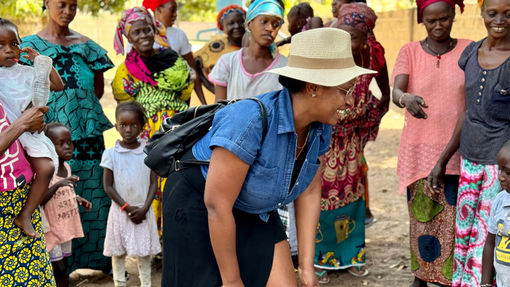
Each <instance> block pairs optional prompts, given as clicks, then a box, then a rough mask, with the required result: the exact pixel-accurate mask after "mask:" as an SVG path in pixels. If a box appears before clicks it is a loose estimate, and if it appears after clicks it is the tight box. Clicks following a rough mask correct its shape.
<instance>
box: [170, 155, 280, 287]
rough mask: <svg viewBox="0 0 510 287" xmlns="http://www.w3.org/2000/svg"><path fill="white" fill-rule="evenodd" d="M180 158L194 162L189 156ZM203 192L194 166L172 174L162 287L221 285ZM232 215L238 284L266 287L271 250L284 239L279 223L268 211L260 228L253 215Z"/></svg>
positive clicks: (269, 269)
mask: <svg viewBox="0 0 510 287" xmlns="http://www.w3.org/2000/svg"><path fill="white" fill-rule="evenodd" d="M184 158H194V157H193V155H192V153H191V152H188V153H187V154H186V155H185V156H183V159H184ZM204 187H205V180H204V177H203V176H202V173H201V171H200V167H199V166H198V165H197V166H192V167H188V168H185V169H182V170H180V171H175V172H173V173H172V174H171V175H170V176H169V177H168V179H167V182H166V186H165V190H164V192H163V276H162V282H161V286H164V287H170V286H175V287H182V286H187V287H188V286H190V287H191V286H197V287H202V286H221V285H222V281H221V276H220V272H219V269H218V265H217V263H216V258H215V257H214V253H213V249H212V246H211V240H210V237H209V226H208V218H207V209H206V207H205V204H204ZM261 188H263V187H261ZM232 212H233V214H234V219H235V223H236V251H237V259H238V262H239V268H240V272H241V278H242V280H243V283H244V285H245V286H246V287H259V286H260V287H262V286H266V283H267V280H268V278H269V274H270V272H271V267H272V263H273V254H274V245H275V244H276V243H278V242H280V241H282V240H286V239H287V236H286V234H285V228H284V226H283V224H282V222H281V221H280V217H279V216H278V213H277V212H276V211H273V212H271V213H270V216H269V220H268V222H264V221H262V220H261V219H260V217H259V216H258V215H256V214H249V213H246V212H242V211H240V210H238V209H235V208H234V209H233V211H232Z"/></svg>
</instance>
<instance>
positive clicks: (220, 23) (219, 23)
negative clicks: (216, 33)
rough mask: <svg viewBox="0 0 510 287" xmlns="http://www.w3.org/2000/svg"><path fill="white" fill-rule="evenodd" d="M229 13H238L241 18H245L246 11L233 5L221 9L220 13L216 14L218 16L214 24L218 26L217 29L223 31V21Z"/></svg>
mask: <svg viewBox="0 0 510 287" xmlns="http://www.w3.org/2000/svg"><path fill="white" fill-rule="evenodd" d="M231 13H240V14H242V15H243V17H245V18H246V11H244V9H243V7H241V6H238V5H235V4H233V5H229V6H227V7H225V8H223V9H221V10H220V12H218V16H217V17H216V24H217V26H218V29H220V30H222V31H223V21H224V20H225V18H226V17H227V16H228V15H229V14H231ZM243 22H244V21H243Z"/></svg>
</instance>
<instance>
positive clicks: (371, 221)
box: [365, 217, 377, 227]
mask: <svg viewBox="0 0 510 287" xmlns="http://www.w3.org/2000/svg"><path fill="white" fill-rule="evenodd" d="M376 222H377V218H375V217H367V218H365V227H369V226H371V225H372V224H374V223H376Z"/></svg>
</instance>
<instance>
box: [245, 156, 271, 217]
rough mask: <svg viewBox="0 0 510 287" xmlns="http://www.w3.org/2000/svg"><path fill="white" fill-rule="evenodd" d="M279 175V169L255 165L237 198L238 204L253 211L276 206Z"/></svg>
mask: <svg viewBox="0 0 510 287" xmlns="http://www.w3.org/2000/svg"><path fill="white" fill-rule="evenodd" d="M278 174H279V173H278V168H277V167H265V166H262V165H260V164H258V163H255V164H253V165H252V166H251V168H250V170H249V171H248V174H247V175H246V179H245V181H244V185H243V188H242V189H241V192H240V193H239V196H238V198H237V201H238V203H239V204H241V205H243V206H244V207H246V208H248V209H252V210H253V211H257V210H263V209H267V208H271V207H273V206H275V205H276V204H277V203H278V197H279V194H278V192H277V191H275V187H276V186H277V184H276V182H277V181H278Z"/></svg>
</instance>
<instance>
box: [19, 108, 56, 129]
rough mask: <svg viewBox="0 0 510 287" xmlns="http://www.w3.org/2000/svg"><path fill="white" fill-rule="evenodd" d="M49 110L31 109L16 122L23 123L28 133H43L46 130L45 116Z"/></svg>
mask: <svg viewBox="0 0 510 287" xmlns="http://www.w3.org/2000/svg"><path fill="white" fill-rule="evenodd" d="M48 110H49V108H48V107H32V108H29V109H27V110H26V111H24V112H23V113H22V114H21V116H20V117H19V118H18V119H17V120H16V121H15V122H19V123H21V124H22V126H23V129H24V130H25V131H26V132H41V131H42V130H43V129H44V114H45V113H47V112H48Z"/></svg>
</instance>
